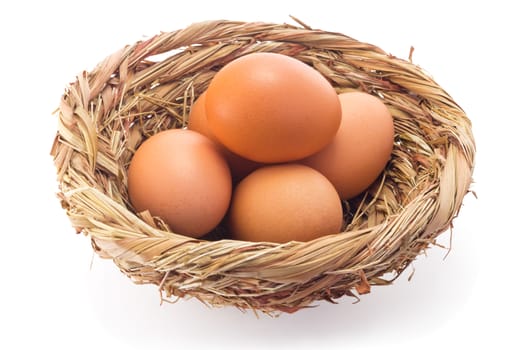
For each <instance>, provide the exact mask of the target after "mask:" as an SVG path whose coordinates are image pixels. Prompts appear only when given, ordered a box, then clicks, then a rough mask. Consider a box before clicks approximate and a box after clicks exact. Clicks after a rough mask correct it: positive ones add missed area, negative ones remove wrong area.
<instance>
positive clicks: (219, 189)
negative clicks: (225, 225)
mask: <svg viewBox="0 0 525 350" xmlns="http://www.w3.org/2000/svg"><path fill="white" fill-rule="evenodd" d="M231 193H232V182H231V175H230V169H229V167H228V164H227V163H226V160H225V159H224V158H223V156H222V155H221V153H220V152H219V151H218V150H217V147H216V146H215V144H214V143H213V142H212V141H211V140H209V139H208V138H207V137H205V136H203V135H201V134H199V133H197V132H195V131H191V130H183V129H171V130H166V131H161V132H159V133H157V134H155V135H153V136H151V137H149V138H148V139H146V141H144V142H143V143H142V144H141V145H140V146H139V148H138V149H137V151H136V152H135V154H134V155H133V157H132V159H131V162H130V165H129V168H128V194H129V198H130V201H131V204H132V205H133V207H134V208H135V210H136V211H137V212H141V211H144V210H149V212H150V213H151V214H152V215H153V216H158V217H160V218H161V219H163V220H164V221H165V222H166V223H167V224H168V225H169V227H170V228H171V230H172V231H174V232H176V233H179V234H182V235H186V236H190V237H201V236H203V235H205V234H206V233H208V232H209V231H211V230H212V229H213V228H214V227H215V226H217V225H218V224H219V223H220V222H221V220H222V219H223V218H224V216H225V214H226V211H227V210H228V207H229V204H230V200H231Z"/></svg>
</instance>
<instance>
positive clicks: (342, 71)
mask: <svg viewBox="0 0 525 350" xmlns="http://www.w3.org/2000/svg"><path fill="white" fill-rule="evenodd" d="M298 23H299V24H300V25H302V23H300V22H299V21H298ZM262 51H271V52H278V53H282V54H285V55H289V56H293V57H295V58H297V59H299V60H302V61H303V62H306V63H308V64H310V65H312V66H313V67H315V68H316V69H317V70H318V71H319V72H321V73H322V74H323V75H324V76H325V77H326V78H327V79H328V80H329V81H330V82H331V83H332V85H333V86H334V87H335V88H336V89H337V90H338V91H346V90H352V89H353V90H355V89H358V90H362V91H366V92H368V93H371V94H374V95H376V96H379V97H380V98H382V99H383V101H384V102H385V103H386V104H387V106H388V107H389V109H390V111H391V112H392V115H393V116H394V120H395V132H396V137H395V145H394V151H393V156H392V159H391V161H390V163H389V164H388V166H387V168H386V170H385V171H384V174H383V176H382V177H381V178H380V179H378V181H377V182H376V183H375V184H374V185H373V186H372V187H371V188H370V190H369V191H368V192H367V193H365V194H364V195H362V196H360V197H359V198H357V199H354V200H352V201H348V202H345V203H343V204H344V206H345V218H346V220H347V225H346V229H345V231H344V232H341V233H339V234H335V235H331V236H327V237H323V238H320V239H317V240H314V241H311V242H305V243H302V242H289V243H285V244H273V243H254V242H242V241H236V240H230V239H219V240H213V241H207V240H196V239H190V238H187V237H184V236H181V235H178V234H176V233H173V232H170V231H169V230H168V228H167V227H166V225H164V224H163V223H162V221H160V220H159V219H158V218H152V217H151V216H149V215H148V214H147V213H140V214H136V213H134V212H133V211H132V209H131V206H130V203H129V201H128V195H127V189H126V183H127V174H126V172H127V166H128V164H129V161H130V158H131V156H132V155H133V152H134V151H135V150H136V149H137V147H138V146H139V144H140V143H141V142H142V141H143V140H144V139H145V138H147V137H148V136H150V135H153V134H155V133H156V132H158V131H160V130H164V129H168V128H180V127H183V126H184V125H185V123H186V121H187V115H188V111H189V108H190V107H191V104H192V102H193V101H194V100H195V99H196V98H197V97H198V96H199V94H200V93H202V92H203V91H204V89H205V88H206V86H207V85H208V83H209V81H210V79H211V78H212V77H213V75H214V74H215V72H216V71H217V70H218V69H220V67H221V66H223V65H224V64H225V63H227V62H228V61H231V60H233V59H235V58H236V57H239V56H241V55H245V54H248V53H250V52H262ZM58 121H59V123H58V131H57V135H56V138H55V141H54V144H53V147H52V151H51V153H52V156H53V157H54V161H55V164H56V168H57V174H58V181H59V193H58V195H59V197H60V199H61V202H62V205H63V207H64V209H65V210H66V212H67V215H68V216H69V218H70V220H71V223H72V225H73V226H74V227H75V228H76V230H77V232H79V233H80V232H81V233H83V234H85V235H87V236H89V237H90V238H91V242H92V247H93V249H94V250H95V251H96V252H97V253H98V254H99V255H100V256H101V257H103V258H109V259H112V260H113V261H114V263H115V264H116V265H117V266H118V267H119V268H120V270H121V271H122V272H123V273H124V274H126V275H127V276H129V277H130V278H131V279H132V280H133V281H134V282H136V283H140V284H142V283H153V284H156V285H158V286H159V288H160V290H161V293H162V297H163V299H166V300H177V299H178V298H180V297H190V296H191V297H195V298H198V299H199V300H201V301H202V302H204V303H206V304H209V305H213V306H223V305H233V306H236V307H238V308H240V309H254V310H260V311H262V312H265V313H269V314H278V313H279V312H294V311H296V310H299V309H301V308H303V307H307V306H310V305H311V304H312V303H313V302H314V301H317V300H323V299H324V300H328V301H334V300H335V299H337V298H339V297H342V296H344V295H350V296H355V297H358V295H359V294H363V293H368V292H369V291H370V288H371V286H374V285H384V284H389V283H391V280H387V279H386V278H385V276H388V275H390V276H394V278H395V277H396V276H398V275H399V274H400V273H401V272H402V271H403V270H404V269H405V268H406V267H407V266H408V265H409V264H410V263H411V262H412V261H413V259H414V258H416V256H418V255H419V254H420V253H421V252H422V251H424V250H425V249H426V248H428V247H429V246H430V245H432V244H435V241H436V237H437V236H438V235H439V234H440V233H442V232H444V231H446V230H447V229H448V228H450V227H451V224H452V220H453V219H454V218H455V217H456V215H457V214H458V212H459V210H460V207H461V203H462V200H463V197H464V196H465V194H466V193H467V192H468V191H469V186H470V183H471V176H472V171H473V164H474V155H475V144H474V139H473V135H472V132H471V124H470V121H469V119H468V118H467V116H466V115H465V113H464V112H463V110H462V109H461V108H460V107H459V106H458V105H457V104H456V102H454V100H453V99H452V98H451V97H450V96H449V95H448V94H447V93H446V92H445V91H444V90H443V89H442V88H441V87H440V86H438V85H437V84H436V83H435V82H434V80H433V79H432V78H431V77H429V75H427V74H426V73H425V72H424V71H423V70H422V69H420V68H419V67H418V66H416V65H414V64H412V63H411V62H410V61H406V60H403V59H399V58H396V57H393V56H392V55H389V54H387V53H385V52H384V51H383V50H381V49H380V48H378V47H376V46H373V45H370V44H367V43H363V42H359V41H357V40H354V39H352V38H350V37H348V36H345V35H343V34H340V33H332V32H326V31H322V30H314V29H311V28H310V27H308V26H306V25H302V26H294V25H288V24H269V23H244V22H231V21H209V22H202V23H196V24H193V25H191V26H189V27H187V28H185V29H182V30H178V31H175V32H169V33H161V34H159V35H156V36H154V37H152V38H150V39H149V40H146V41H141V42H137V43H135V44H133V45H130V46H126V47H124V48H123V49H121V50H119V51H117V52H115V53H114V54H112V55H110V56H109V57H107V58H106V59H105V60H104V61H103V62H101V63H100V64H99V65H98V66H97V67H96V68H95V69H94V70H93V71H91V72H83V73H82V74H81V75H79V76H78V77H77V79H76V81H75V82H74V83H72V84H71V85H70V86H69V87H68V89H67V91H66V92H65V93H64V95H63V97H62V100H61V102H60V106H59V110H58ZM220 234H221V232H216V233H215V237H219V238H220V237H221V236H220Z"/></svg>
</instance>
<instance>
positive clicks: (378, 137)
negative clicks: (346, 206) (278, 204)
mask: <svg viewBox="0 0 525 350" xmlns="http://www.w3.org/2000/svg"><path fill="white" fill-rule="evenodd" d="M339 99H340V101H341V107H342V113H343V114H342V121H341V126H340V127H339V130H338V131H337V134H336V135H335V137H334V139H333V140H332V142H331V143H330V144H329V145H328V146H326V147H325V148H324V149H322V150H321V151H320V152H318V153H316V154H314V155H312V156H310V157H308V158H306V159H303V160H301V161H300V163H302V164H305V165H308V166H310V167H312V168H314V169H317V170H318V171H320V172H321V173H322V174H323V175H325V176H326V177H327V178H328V179H329V180H330V181H331V182H332V183H333V184H334V186H335V188H336V189H337V192H338V193H339V195H340V197H341V198H343V199H348V198H352V197H355V196H357V195H358V194H360V193H362V192H363V191H364V190H366V189H367V188H368V187H369V186H370V185H371V184H372V183H373V182H374V180H375V179H376V178H377V177H378V176H379V175H380V174H381V172H382V171H383V170H384V168H385V166H386V164H387V163H388V161H389V159H390V157H391V154H392V148H393V145H394V121H393V118H392V115H391V113H390V111H389V110H388V108H387V107H386V105H385V104H384V103H383V101H381V100H380V99H379V98H378V97H376V96H373V95H371V94H368V93H365V92H360V91H352V92H345V93H341V94H340V95H339Z"/></svg>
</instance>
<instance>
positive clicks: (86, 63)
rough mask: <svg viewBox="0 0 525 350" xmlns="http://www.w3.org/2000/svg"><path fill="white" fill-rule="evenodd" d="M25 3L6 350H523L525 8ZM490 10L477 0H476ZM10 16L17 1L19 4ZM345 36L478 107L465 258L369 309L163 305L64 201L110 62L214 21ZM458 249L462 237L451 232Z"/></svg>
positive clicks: (9, 58)
mask: <svg viewBox="0 0 525 350" xmlns="http://www.w3.org/2000/svg"><path fill="white" fill-rule="evenodd" d="M178 3H179V2H176V1H166V2H165V3H163V2H160V1H154V0H149V1H141V2H138V1H127V2H125V3H124V2H122V3H120V2H119V3H117V2H115V3H113V2H111V1H109V0H106V1H96V0H90V1H82V2H80V1H79V2H73V1H70V2H65V1H64V3H59V2H56V1H42V2H37V1H17V2H16V4H15V2H13V5H5V4H6V2H3V3H2V5H0V29H1V30H0V36H1V41H0V102H1V109H0V118H1V119H0V120H1V122H0V133H1V137H0V152H1V153H0V155H1V157H0V169H1V170H0V179H1V181H0V189H1V190H0V203H1V204H2V207H1V208H2V209H0V219H1V223H0V224H1V226H0V227H1V228H0V267H1V270H0V281H1V282H0V283H1V288H0V293H1V294H0V321H1V323H0V348H2V349H19V348H29V347H31V348H62V347H65V346H67V347H68V348H73V349H93V348H96V349H111V348H117V349H129V350H132V349H142V348H145V346H149V347H148V348H149V349H185V348H197V349H198V348H207V349H208V348H212V349H215V348H216V349H223V348H224V349H252V348H271V349H279V348H285V349H320V348H322V349H339V348H353V349H379V348H381V349H382V348H389V349H445V348H451V347H453V348H456V347H463V346H468V348H477V347H480V346H483V347H485V346H488V347H496V346H497V348H498V349H515V348H523V344H524V343H525V341H524V339H523V335H522V327H523V324H521V325H520V322H521V323H522V322H523V313H524V312H525V305H524V301H523V300H524V297H523V291H524V290H523V287H522V286H523V277H522V275H521V272H522V271H523V268H524V263H523V260H522V256H523V255H524V254H523V249H524V242H525V240H524V238H523V237H524V235H525V229H524V226H523V217H524V215H523V209H524V204H523V198H524V195H525V192H524V190H523V187H524V186H523V184H524V178H523V171H522V170H521V169H523V167H522V162H523V151H524V150H525V147H524V146H523V141H524V137H523V132H524V126H525V123H524V122H523V120H524V118H525V113H524V106H523V100H524V99H523V95H524V93H525V88H524V82H525V73H524V71H523V59H524V45H523V38H522V35H521V34H520V33H523V32H524V30H525V26H524V24H523V18H522V12H521V11H520V10H518V7H517V6H518V5H511V4H514V3H518V2H512V1H494V2H493V1H491V2H483V1H481V2H475V3H471V2H469V5H462V4H461V3H460V2H459V1H456V0H455V1H454V2H451V1H436V2H432V3H431V2H421V1H370V2H366V4H365V2H364V1H359V2H358V1H341V2H335V1H327V0H326V1H316V2H313V3H312V4H305V3H303V2H299V1H290V2H287V1H275V2H274V1H265V2H254V3H253V5H246V3H248V2H233V3H232V2H230V1H224V0H222V1H216V2H211V1H203V0H199V1H186V2H185V4H182V2H180V4H178ZM470 4H472V6H471V5H470ZM8 6H10V7H8ZM289 14H292V15H294V16H296V17H298V18H300V19H301V20H302V21H304V22H306V23H307V24H309V25H311V26H312V27H315V28H321V29H324V30H330V31H339V32H343V33H345V34H347V35H350V36H352V37H354V38H356V39H358V40H361V41H368V42H371V43H374V44H376V45H378V46H380V47H382V48H383V49H385V50H386V51H388V52H390V53H392V54H394V55H396V56H398V57H402V58H407V57H408V53H409V48H410V46H414V47H415V52H414V55H413V60H414V62H415V63H416V64H419V65H420V66H422V67H423V68H424V69H425V70H427V71H428V72H430V74H431V75H432V76H433V77H434V78H435V79H436V81H437V82H438V83H439V84H441V86H443V87H444V88H445V90H447V91H448V92H449V93H450V94H451V95H452V96H453V97H454V99H455V100H456V101H457V102H458V103H459V104H460V105H461V106H462V107H463V108H464V109H465V110H466V112H467V114H468V115H469V117H470V119H471V120H472V122H473V130H474V134H475V137H476V142H477V146H478V152H477V156H476V170H475V173H474V179H475V181H476V183H475V184H474V185H473V190H475V192H476V193H477V196H478V199H475V198H474V196H473V195H468V196H467V197H466V198H465V201H464V206H463V208H462V210H461V213H460V216H459V217H458V218H457V220H455V221H454V230H453V233H452V251H451V253H450V254H449V255H448V257H447V258H446V259H443V258H444V256H445V254H446V250H444V249H441V248H437V247H434V248H431V249H429V250H428V252H427V255H426V256H421V257H419V258H418V259H417V260H416V261H415V263H414V264H413V267H414V268H415V274H414V277H413V279H412V280H411V281H410V282H408V281H407V279H408V275H409V273H410V272H411V271H412V269H411V268H409V269H408V270H407V272H406V273H405V274H403V275H402V276H401V277H400V278H399V279H398V280H397V281H396V282H395V283H394V285H392V286H388V287H376V288H373V289H372V293H371V294H369V295H366V296H363V297H362V300H361V302H360V303H358V304H353V301H354V300H353V299H351V298H343V299H340V300H339V302H340V303H339V304H338V305H331V304H328V303H320V304H318V306H317V307H316V308H313V309H308V310H303V311H300V312H298V313H296V314H293V315H287V314H285V315H282V316H281V317H279V318H276V319H272V318H269V317H267V316H264V315H261V316H260V318H257V317H255V316H254V315H253V314H252V313H241V312H240V311H238V310H236V309H233V308H224V309H209V308H207V307H205V306H204V305H202V304H200V303H199V302H197V301H194V300H188V301H186V300H183V301H179V302H178V303H176V304H163V305H162V306H159V295H158V292H157V290H156V289H155V288H154V287H152V286H137V285H134V284H132V283H131V282H130V281H129V280H128V279H127V278H126V277H124V276H123V275H121V274H120V272H118V271H117V269H116V267H114V265H112V263H111V262H110V261H106V260H101V259H100V258H98V257H96V256H95V257H94V256H93V254H92V252H91V248H90V244H89V240H88V239H87V238H86V237H84V236H81V235H76V234H75V233H74V231H73V229H72V228H71V226H70V224H69V221H68V219H67V218H66V215H65V213H64V212H63V211H62V209H61V208H60V206H59V203H58V200H57V199H56V197H55V192H56V190H57V186H56V182H55V170H54V167H53V164H52V159H51V157H50V156H49V151H50V147H51V143H52V140H53V137H54V133H55V130H56V122H57V120H56V117H54V116H52V112H53V110H54V109H55V108H56V107H57V105H58V100H59V98H60V96H61V94H62V92H63V91H64V88H65V87H66V85H67V83H68V82H70V81H73V80H74V78H75V76H76V75H77V74H78V73H79V72H80V71H82V70H84V69H86V70H90V69H92V68H93V67H94V65H95V64H96V63H98V62H99V61H100V60H102V59H103V58H104V57H105V56H106V55H108V54H110V53H112V52H113V51H115V50H117V49H119V48H121V47H122V46H124V45H126V44H131V43H133V42H135V41H137V40H139V39H144V38H147V37H149V36H151V35H153V34H156V33H158V32H160V31H171V30H175V29H179V28H183V27H185V26H186V25H188V24H190V23H191V22H195V21H200V20H206V19H221V18H222V19H236V20H246V21H254V20H261V21H268V22H278V23H282V22H289V23H292V20H291V19H290V18H289V17H288V15H289ZM441 238H442V239H441V243H443V244H446V245H448V244H449V239H450V235H449V234H445V235H443V236H442V237H441Z"/></svg>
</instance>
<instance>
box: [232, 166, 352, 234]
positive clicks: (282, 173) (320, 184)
mask: <svg viewBox="0 0 525 350" xmlns="http://www.w3.org/2000/svg"><path fill="white" fill-rule="evenodd" d="M342 220H343V212H342V206H341V202H340V199H339V196H338V195H337V192H336V190H335V188H334V187H333V185H332V184H331V183H330V181H328V180H327V179H326V178H325V177H324V176H323V175H322V174H321V173H319V172H318V171H316V170H314V169H312V168H310V167H307V166H304V165H300V164H280V165H270V166H266V167H262V168H259V169H257V170H255V171H254V172H253V173H251V174H250V175H248V176H247V177H245V178H244V179H243V180H242V181H241V182H240V183H239V184H238V185H237V187H236V188H235V190H234V193H233V196H232V202H231V207H230V212H229V217H228V222H229V228H230V230H231V233H232V236H233V238H235V239H239V240H245V241H254V242H258V241H266V242H277V243H284V242H288V241H309V240H312V239H314V238H318V237H321V236H323V235H328V234H332V233H337V232H340V229H341V225H342Z"/></svg>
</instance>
